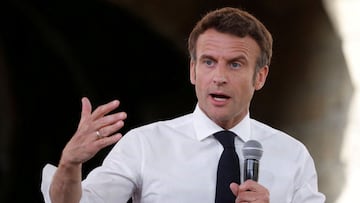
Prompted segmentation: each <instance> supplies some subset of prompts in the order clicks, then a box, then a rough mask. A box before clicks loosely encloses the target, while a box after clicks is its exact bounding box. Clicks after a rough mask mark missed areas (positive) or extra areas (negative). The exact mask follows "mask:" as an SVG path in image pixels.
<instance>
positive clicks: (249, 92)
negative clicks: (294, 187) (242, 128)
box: [190, 29, 268, 129]
mask: <svg viewBox="0 0 360 203" xmlns="http://www.w3.org/2000/svg"><path fill="white" fill-rule="evenodd" d="M196 50H197V51H196V56H197V58H196V61H191V62H190V80H191V83H192V84H193V85H195V90H196V96H197V98H198V102H199V107H200V108H201V109H202V110H203V111H204V112H205V114H206V115H207V116H208V117H209V118H210V119H212V120H213V121H214V122H215V123H217V124H218V125H220V126H221V127H223V128H225V129H229V128H232V127H233V126H235V125H236V124H237V123H238V122H240V121H241V120H242V119H243V118H244V116H245V115H246V114H247V113H248V110H249V106H250V102H251V99H252V96H253V94H254V91H255V90H258V89H261V88H262V86H263V85H264V83H265V80H266V76H267V73H268V67H267V66H265V67H262V68H261V69H260V71H258V72H256V73H255V66H256V60H257V58H258V57H259V55H260V48H259V46H258V44H257V43H256V41H255V40H253V39H252V38H250V37H248V36H246V37H244V38H239V37H236V36H233V35H229V34H224V33H220V32H217V31H215V30H213V29H210V30H207V31H206V32H204V33H203V34H201V35H200V36H199V39H198V41H197V45H196ZM254 74H255V75H254Z"/></svg>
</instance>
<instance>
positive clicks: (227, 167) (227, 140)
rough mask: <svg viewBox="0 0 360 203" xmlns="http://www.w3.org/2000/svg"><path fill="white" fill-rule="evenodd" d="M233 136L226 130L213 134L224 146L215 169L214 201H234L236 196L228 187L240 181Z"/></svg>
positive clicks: (226, 202) (228, 202) (222, 202)
mask: <svg viewBox="0 0 360 203" xmlns="http://www.w3.org/2000/svg"><path fill="white" fill-rule="evenodd" d="M235 136H236V135H235V133H233V132H231V131H227V130H224V131H219V132H217V133H215V134H214V137H215V138H216V139H217V140H218V141H219V142H220V143H221V144H222V145H223V147H224V151H223V152H222V154H221V157H220V160H219V164H218V170H217V180H216V195H215V203H234V202H235V198H236V197H235V195H234V194H233V193H232V192H231V189H230V183H232V182H236V183H238V184H239V183H240V165H239V157H238V155H237V153H236V151H235V146H234V137H235Z"/></svg>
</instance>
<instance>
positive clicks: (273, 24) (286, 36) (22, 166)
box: [0, 0, 360, 203]
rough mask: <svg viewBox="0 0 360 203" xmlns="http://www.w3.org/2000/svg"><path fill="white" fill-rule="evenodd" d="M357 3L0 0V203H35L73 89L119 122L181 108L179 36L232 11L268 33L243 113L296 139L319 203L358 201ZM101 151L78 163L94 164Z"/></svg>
mask: <svg viewBox="0 0 360 203" xmlns="http://www.w3.org/2000/svg"><path fill="white" fill-rule="evenodd" d="M359 2H360V1H357V0H323V1H321V0H293V1H288V0H272V1H264V0H263V1H261V0H237V1H235V0H233V1H231V0H213V1H209V0H208V1H204V0H198V1H190V0H181V1H166V0H147V1H144V0H87V1H82V0H77V1H70V0H61V1H60V0H52V1H44V0H32V1H26V0H5V1H1V3H0V23H1V24H0V26H1V28H0V32H1V33H0V34H1V35H0V181H1V182H0V202H4V203H5V202H43V199H42V196H41V193H40V182H41V170H42V168H43V167H44V165H45V164H46V163H52V164H55V165H56V164H57V162H58V160H59V158H60V155H61V151H62V148H63V147H64V146H65V144H66V142H67V141H68V140H69V139H70V138H71V136H72V135H73V133H74V132H75V130H76V128H77V123H78V121H79V118H80V110H81V102H80V99H81V97H83V96H87V97H89V98H90V100H91V101H92V103H93V105H94V106H98V105H100V104H103V103H105V102H108V101H110V100H112V99H119V100H120V101H121V107H120V109H119V111H120V110H125V111H126V112H127V113H128V119H127V121H126V126H125V127H124V128H123V129H122V130H121V132H122V133H126V132H127V131H128V130H129V129H131V128H133V127H137V126H139V125H143V124H146V123H149V122H153V121H156V120H161V119H168V118H173V117H175V116H178V115H182V114H185V113H188V112H191V111H192V110H193V108H194V106H195V103H196V98H195V93H194V90H193V87H192V85H191V84H190V81H189V75H188V74H189V73H188V63H189V60H188V54H187V50H186V40H187V36H188V34H189V33H190V31H191V29H192V27H193V26H194V24H195V22H196V21H197V20H198V19H200V17H201V16H202V15H204V14H205V13H206V12H207V11H209V10H211V9H214V8H218V7H223V6H234V7H240V8H244V9H245V10H247V11H249V12H250V13H252V14H254V15H255V16H256V17H257V18H259V19H260V20H261V21H262V22H263V23H264V24H265V25H266V26H267V27H268V29H269V30H270V32H272V34H273V38H274V56H273V61H272V64H271V67H270V74H269V77H268V80H267V83H266V86H265V88H263V89H262V90H261V91H259V92H257V93H256V94H255V97H254V100H253V103H252V107H251V115H252V117H254V118H256V119H258V120H260V121H262V122H265V123H268V124H270V125H272V126H273V127H275V128H278V129H281V130H283V131H285V132H287V133H289V134H290V135H292V136H294V137H295V138H297V139H299V140H301V141H302V142H303V143H304V144H305V145H306V146H307V147H308V149H309V151H310V153H311V154H312V156H313V157H314V160H315V163H316V168H317V171H318V175H319V189H320V191H321V192H323V193H324V194H325V195H326V196H327V201H326V202H328V203H345V202H346V203H348V202H359V201H360V198H359V196H357V195H356V192H357V190H356V188H357V187H358V186H356V183H358V182H359V181H360V163H359V160H358V157H359V155H360V152H359V150H360V148H359V147H360V146H359V145H360V141H359V132H360V129H359V123H360V119H359V114H360V107H359V106H360V99H359V97H360V96H359V95H360V94H359V81H360V79H359V78H360V74H359V65H360V63H359V60H360V59H359V58H360V54H359V53H360V51H359V50H360V46H359V45H360V41H359V37H358V36H360V28H359V25H360V24H359V23H358V22H357V21H358V20H359V19H360V16H359V15H358V14H357V13H358V10H359V8H360V4H359ZM110 149H111V146H110V147H108V148H106V149H104V150H102V151H101V152H100V153H99V154H98V155H97V156H96V157H95V158H93V159H92V160H90V161H89V162H87V163H86V164H85V165H84V175H86V173H87V172H88V171H89V170H90V169H92V168H93V167H95V166H97V165H99V164H101V161H102V159H103V158H104V156H105V155H106V154H107V153H108V151H109V150H110Z"/></svg>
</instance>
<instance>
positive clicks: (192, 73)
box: [190, 59, 196, 85]
mask: <svg viewBox="0 0 360 203" xmlns="http://www.w3.org/2000/svg"><path fill="white" fill-rule="evenodd" d="M195 66H196V62H195V61H194V60H193V59H191V60H190V81H191V84H193V85H195V82H196V73H195Z"/></svg>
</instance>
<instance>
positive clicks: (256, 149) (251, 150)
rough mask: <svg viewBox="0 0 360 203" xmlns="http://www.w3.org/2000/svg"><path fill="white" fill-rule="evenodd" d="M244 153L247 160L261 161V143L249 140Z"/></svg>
mask: <svg viewBox="0 0 360 203" xmlns="http://www.w3.org/2000/svg"><path fill="white" fill-rule="evenodd" d="M242 152H243V156H244V158H245V159H256V160H260V158H261V156H262V154H263V148H262V145H261V144H260V142H258V141H256V140H249V141H247V142H245V144H244V147H243V148H242Z"/></svg>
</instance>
